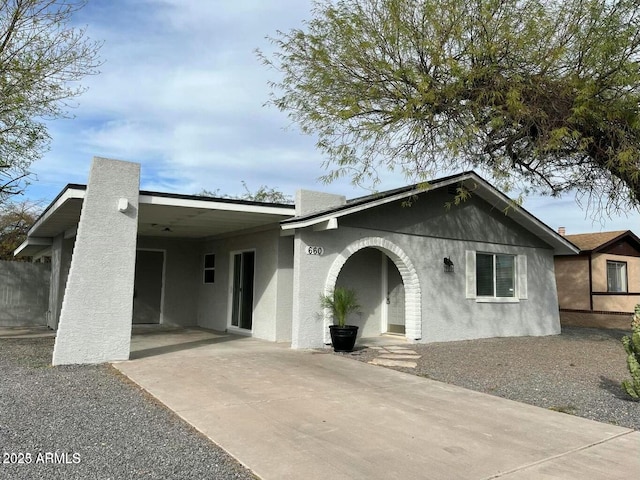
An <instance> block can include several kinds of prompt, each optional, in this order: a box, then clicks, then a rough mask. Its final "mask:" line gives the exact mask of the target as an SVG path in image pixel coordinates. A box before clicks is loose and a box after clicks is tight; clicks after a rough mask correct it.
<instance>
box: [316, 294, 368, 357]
mask: <svg viewBox="0 0 640 480" xmlns="http://www.w3.org/2000/svg"><path fill="white" fill-rule="evenodd" d="M320 304H321V305H322V307H323V308H328V309H329V310H331V313H332V314H333V322H334V324H333V325H330V326H329V331H330V333H331V344H332V345H333V350H334V351H335V352H351V351H352V350H353V347H354V345H355V344H356V336H357V335H358V327H357V326H356V325H346V322H347V317H348V316H349V314H350V313H355V312H357V311H358V310H360V305H359V304H358V300H357V298H356V292H355V291H353V290H350V289H348V288H344V287H336V288H335V289H334V290H333V292H331V293H330V294H328V295H321V296H320Z"/></svg>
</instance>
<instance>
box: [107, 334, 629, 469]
mask: <svg viewBox="0 0 640 480" xmlns="http://www.w3.org/2000/svg"><path fill="white" fill-rule="evenodd" d="M132 358H133V359H132V360H130V361H128V362H121V363H117V364H115V367H116V368H117V369H119V370H120V371H121V372H123V373H124V374H125V375H127V376H128V377H129V378H130V379H131V380H133V381H134V382H136V383H137V384H138V385H140V386H141V387H142V388H144V389H145V390H147V391H148V392H149V393H151V394H152V395H153V396H154V397H156V398H157V399H158V400H159V401H160V402H162V403H164V404H165V405H166V406H167V407H169V408H170V409H172V410H173V411H175V412H176V413H177V414H178V415H179V416H180V417H182V418H183V419H184V420H186V421H187V422H189V423H190V424H191V425H193V426H194V427H195V428H197V429H198V430H199V431H201V432H202V433H204V434H205V435H207V436H208V437H209V438H210V439H211V440H212V441H214V442H215V443H216V444H218V445H220V446H221V447H222V448H224V449H225V450H227V451H228V452H229V453H230V454H231V455H233V456H234V457H236V458H237V459H238V460H239V461H240V462H241V463H243V464H244V465H246V466H247V467H249V468H250V469H252V470H253V471H254V472H255V473H256V475H258V476H259V477H261V478H263V479H273V480H280V479H305V480H309V479H327V478H331V479H389V478H402V479H445V480H452V479H494V478H499V479H505V480H516V479H518V480H520V479H535V480H541V479H542V480H544V479H573V478H575V479H590V480H597V479H603V480H604V479H607V480H611V479H625V480H626V479H627V478H629V475H630V472H637V471H640V456H639V455H638V454H637V452H638V448H639V447H640V432H635V431H633V430H629V429H626V428H621V427H616V426H613V425H608V424H604V423H598V422H594V421H591V420H586V419H583V418H579V417H575V416H572V415H567V414H564V413H558V412H553V411H549V410H545V409H542V408H538V407H533V406H529V405H526V404H522V403H517V402H513V401H510V400H505V399H502V398H498V397H493V396H490V395H486V394H482V393H477V392H473V391H469V390H465V389H463V388H460V387H456V386H452V385H447V384H444V383H440V382H436V381H432V380H428V379H424V378H420V377H416V376H413V375H409V374H405V373H401V372H397V371H394V370H389V369H385V368H382V367H376V366H372V365H368V364H365V363H362V362H358V361H354V360H350V359H347V358H341V357H339V356H335V355H331V354H326V353H317V352H313V351H295V350H291V349H290V348H289V347H288V345H282V344H274V343H269V342H263V341H259V340H254V339H251V338H242V337H236V336H231V335H226V334H216V333H213V332H208V331H202V330H184V331H176V332H165V333H153V332H150V333H148V334H145V335H136V336H134V338H133V342H132ZM632 475H633V474H632Z"/></svg>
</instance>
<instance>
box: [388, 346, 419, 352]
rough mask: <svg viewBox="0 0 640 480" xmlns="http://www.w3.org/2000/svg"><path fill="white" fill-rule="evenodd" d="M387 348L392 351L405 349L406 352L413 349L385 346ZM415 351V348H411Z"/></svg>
mask: <svg viewBox="0 0 640 480" xmlns="http://www.w3.org/2000/svg"><path fill="white" fill-rule="evenodd" d="M384 348H385V349H387V350H389V351H390V352H392V351H395V350H398V351H403V352H406V351H407V350H411V349H410V348H409V347H384ZM411 351H413V350H411Z"/></svg>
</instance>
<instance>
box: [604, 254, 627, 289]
mask: <svg viewBox="0 0 640 480" xmlns="http://www.w3.org/2000/svg"><path fill="white" fill-rule="evenodd" d="M626 291H627V262H613V261H610V260H607V292H626Z"/></svg>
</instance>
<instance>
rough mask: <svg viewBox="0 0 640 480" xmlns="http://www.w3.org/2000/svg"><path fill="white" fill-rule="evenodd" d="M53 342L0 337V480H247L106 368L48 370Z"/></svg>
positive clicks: (231, 462)
mask: <svg viewBox="0 0 640 480" xmlns="http://www.w3.org/2000/svg"><path fill="white" fill-rule="evenodd" d="M53 341H54V340H53V338H51V337H47V338H29V339H0V454H1V455H2V458H0V478H2V479H29V480H33V479H57V478H64V479H93V478H100V479H177V478H184V479H191V478H193V479H196V478H197V479H254V478H255V477H254V476H253V475H252V474H251V472H250V471H249V470H247V469H245V468H244V467H242V466H241V465H240V464H239V463H238V462H236V461H235V460H234V459H233V458H231V457H230V456H229V455H227V454H226V453H225V452H224V451H223V450H221V449H220V448H219V447H217V446H216V445H215V444H213V443H211V442H210V441H209V440H208V439H207V438H206V437H204V436H202V435H200V434H199V433H198V432H197V431H195V430H194V429H192V428H191V427H190V426H189V425H188V424H186V423H185V422H183V421H182V420H181V419H179V418H178V417H176V416H175V415H174V414H173V413H172V412H170V411H169V410H167V409H166V408H165V407H164V406H162V405H160V404H158V403H157V402H155V401H154V399H153V398H152V397H150V396H149V395H147V394H146V393H145V392H143V391H142V390H140V389H139V388H138V387H137V386H136V385H134V384H132V383H131V382H130V381H128V380H127V379H126V378H125V377H123V376H122V375H120V374H119V373H118V372H117V371H116V370H115V369H114V368H113V367H111V366H109V365H98V366H65V367H55V368H52V367H49V366H48V365H49V364H50V362H51V355H52V351H53ZM16 462H25V463H16Z"/></svg>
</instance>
